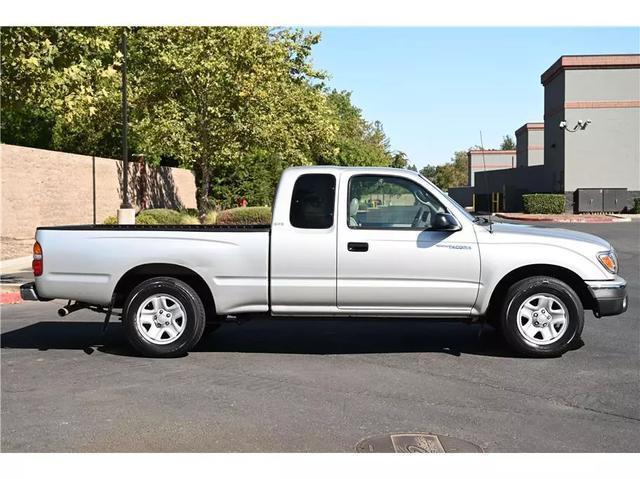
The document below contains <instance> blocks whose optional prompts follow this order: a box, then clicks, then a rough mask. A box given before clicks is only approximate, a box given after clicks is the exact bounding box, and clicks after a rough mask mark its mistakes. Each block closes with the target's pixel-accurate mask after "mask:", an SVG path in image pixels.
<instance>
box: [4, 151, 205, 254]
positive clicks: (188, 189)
mask: <svg viewBox="0 0 640 479" xmlns="http://www.w3.org/2000/svg"><path fill="white" fill-rule="evenodd" d="M95 170H96V221H97V222H98V223H101V222H102V221H104V219H105V218H106V217H107V216H111V215H115V214H116V212H117V210H118V207H119V206H120V203H121V201H122V200H121V198H122V191H121V178H122V162H121V161H119V160H113V159H108V158H98V157H96V158H95ZM129 171H130V175H129V182H130V183H129V193H130V198H131V202H132V204H134V205H135V206H136V207H137V209H140V208H141V207H146V208H152V207H155V208H195V207H196V187H195V180H194V177H193V174H192V173H191V171H189V170H184V169H180V168H169V167H149V166H146V167H145V166H143V165H142V164H139V163H134V164H131V165H130V170H129ZM0 175H1V176H2V182H1V183H2V191H1V213H2V216H1V219H0V233H1V236H2V238H1V240H2V258H3V259H6V258H10V257H13V256H20V255H22V254H24V255H27V254H29V253H30V248H31V246H30V245H31V243H32V242H33V235H34V233H35V229H36V227H37V226H45V225H47V226H52V225H53V226H56V225H64V224H90V223H92V222H93V182H92V157H91V156H84V155H75V154H70V153H62V152H57V151H48V150H39V149H36V148H25V147H21V146H13V145H4V144H3V145H0ZM25 245H28V246H25Z"/></svg>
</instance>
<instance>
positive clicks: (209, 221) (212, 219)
mask: <svg viewBox="0 0 640 479" xmlns="http://www.w3.org/2000/svg"><path fill="white" fill-rule="evenodd" d="M216 221H218V212H217V211H216V210H211V211H209V212H208V213H207V214H206V215H205V216H204V224H205V225H215V224H216Z"/></svg>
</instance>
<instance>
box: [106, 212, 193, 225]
mask: <svg viewBox="0 0 640 479" xmlns="http://www.w3.org/2000/svg"><path fill="white" fill-rule="evenodd" d="M103 224H105V225H115V224H118V219H117V218H116V217H115V216H109V217H108V218H107V219H105V220H104V222H103ZM136 224H137V225H197V224H200V222H199V221H198V218H196V217H195V216H191V215H189V214H187V213H185V212H179V211H174V210H169V209H164V208H158V209H150V210H144V211H141V212H140V213H139V214H138V215H137V216H136Z"/></svg>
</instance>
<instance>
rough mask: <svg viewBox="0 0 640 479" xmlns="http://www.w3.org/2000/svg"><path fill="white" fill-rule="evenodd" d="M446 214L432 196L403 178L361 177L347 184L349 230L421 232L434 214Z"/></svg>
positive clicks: (426, 227) (429, 225)
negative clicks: (415, 230) (407, 230)
mask: <svg viewBox="0 0 640 479" xmlns="http://www.w3.org/2000/svg"><path fill="white" fill-rule="evenodd" d="M445 212H446V209H445V208H444V206H442V204H441V203H440V202H439V201H438V200H437V199H436V198H435V197H433V195H431V193H429V192H428V191H427V190H425V189H424V188H423V187H422V186H420V185H418V184H417V183H414V182H413V181H411V180H408V179H406V178H401V177H397V176H385V175H361V176H354V177H353V178H351V181H350V182H349V202H348V225H349V228H355V229H360V228H362V229H420V230H424V229H429V228H430V227H431V221H432V219H433V218H434V216H435V214H436V213H445Z"/></svg>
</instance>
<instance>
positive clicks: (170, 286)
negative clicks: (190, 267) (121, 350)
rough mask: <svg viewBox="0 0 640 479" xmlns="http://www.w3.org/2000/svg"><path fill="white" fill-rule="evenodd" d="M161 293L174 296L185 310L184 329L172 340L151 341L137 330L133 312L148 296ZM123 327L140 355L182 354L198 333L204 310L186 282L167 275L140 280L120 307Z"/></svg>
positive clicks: (203, 319)
mask: <svg viewBox="0 0 640 479" xmlns="http://www.w3.org/2000/svg"><path fill="white" fill-rule="evenodd" d="M160 293H165V294H167V295H169V296H172V297H173V298H175V299H177V300H178V301H179V302H180V303H181V305H182V307H183V308H184V312H185V321H186V324H185V325H184V330H183V331H182V333H181V334H180V335H179V336H178V337H177V338H176V339H175V340H174V341H173V342H169V343H166V344H155V343H153V342H150V341H149V340H147V339H146V338H145V337H144V336H143V335H142V333H141V332H140V331H139V330H138V327H137V325H136V316H137V313H138V309H139V308H140V306H141V305H142V304H143V303H144V302H145V300H147V299H148V298H149V297H151V296H153V295H155V294H160ZM123 322H124V328H125V334H126V337H127V340H128V341H129V343H131V345H132V346H133V347H134V349H136V351H138V352H139V353H141V354H142V355H144V356H149V357H156V358H167V357H176V356H183V355H185V354H186V353H187V352H189V350H191V348H193V346H195V344H196V343H197V342H198V341H199V340H200V338H201V337H202V333H203V331H204V327H205V323H206V313H205V310H204V306H203V304H202V301H201V300H200V297H199V296H198V294H197V293H196V292H195V291H194V290H193V288H192V287H191V286H189V285H188V284H187V283H185V282H183V281H180V280H179V279H176V278H171V277H163V276H160V277H156V278H151V279H148V280H146V281H143V282H142V283H140V284H139V285H137V286H136V287H135V288H134V289H133V290H132V291H131V294H129V297H128V298H127V301H126V303H125V308H124V319H123Z"/></svg>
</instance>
